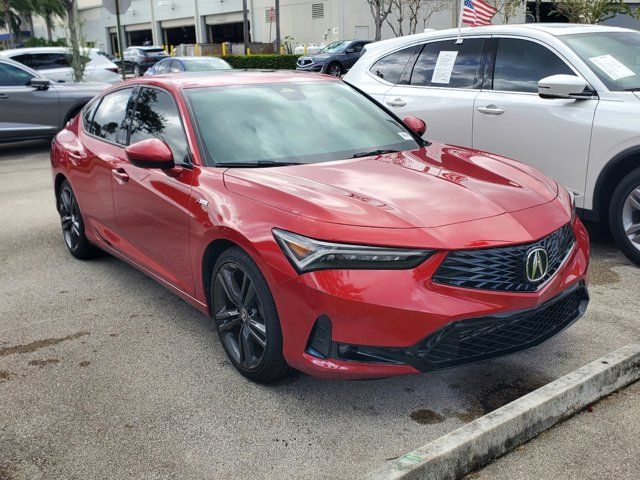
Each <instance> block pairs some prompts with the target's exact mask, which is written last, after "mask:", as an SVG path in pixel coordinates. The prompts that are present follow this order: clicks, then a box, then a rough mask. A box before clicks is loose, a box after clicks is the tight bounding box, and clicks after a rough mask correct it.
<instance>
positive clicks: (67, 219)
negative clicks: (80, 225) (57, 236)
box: [60, 215, 72, 230]
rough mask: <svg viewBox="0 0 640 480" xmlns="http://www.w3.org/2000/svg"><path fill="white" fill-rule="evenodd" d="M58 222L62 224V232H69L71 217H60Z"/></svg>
mask: <svg viewBox="0 0 640 480" xmlns="http://www.w3.org/2000/svg"><path fill="white" fill-rule="evenodd" d="M60 221H61V222H62V228H63V229H64V230H69V229H70V228H71V221H72V220H71V215H63V216H62V217H60Z"/></svg>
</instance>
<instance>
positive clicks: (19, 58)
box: [11, 53, 36, 70]
mask: <svg viewBox="0 0 640 480" xmlns="http://www.w3.org/2000/svg"><path fill="white" fill-rule="evenodd" d="M11 60H15V61H16V62H20V63H21V64H23V65H26V66H27V67H29V68H33V69H34V70H35V68H36V67H35V66H34V63H33V55H31V54H29V53H23V54H22V55H15V56H13V57H11Z"/></svg>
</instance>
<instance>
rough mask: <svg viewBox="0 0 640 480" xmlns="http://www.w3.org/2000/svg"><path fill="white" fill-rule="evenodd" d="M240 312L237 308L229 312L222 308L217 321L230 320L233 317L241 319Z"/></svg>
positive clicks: (217, 314) (217, 315)
mask: <svg viewBox="0 0 640 480" xmlns="http://www.w3.org/2000/svg"><path fill="white" fill-rule="evenodd" d="M239 316H240V312H239V311H238V309H237V308H234V309H231V310H228V309H227V308H222V309H221V310H220V311H219V312H218V313H216V320H228V319H230V318H233V317H239Z"/></svg>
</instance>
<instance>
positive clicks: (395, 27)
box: [376, 0, 412, 40]
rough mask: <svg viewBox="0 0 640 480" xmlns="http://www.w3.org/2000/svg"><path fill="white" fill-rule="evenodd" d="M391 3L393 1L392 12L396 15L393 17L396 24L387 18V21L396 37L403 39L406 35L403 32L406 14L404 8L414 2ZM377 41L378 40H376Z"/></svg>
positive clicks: (408, 0) (403, 0)
mask: <svg viewBox="0 0 640 480" xmlns="http://www.w3.org/2000/svg"><path fill="white" fill-rule="evenodd" d="M390 1H391V11H392V12H393V14H394V15H393V17H394V19H395V22H392V21H391V20H390V18H389V17H387V18H386V19H385V20H386V21H387V23H388V24H389V26H390V27H391V30H392V31H393V34H394V35H395V36H396V37H401V36H403V35H404V33H403V32H402V24H403V23H404V13H405V9H404V7H405V6H407V4H408V3H409V2H410V1H412V0H390ZM376 40H378V39H377V38H376Z"/></svg>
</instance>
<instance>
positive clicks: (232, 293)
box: [220, 266, 242, 307]
mask: <svg viewBox="0 0 640 480" xmlns="http://www.w3.org/2000/svg"><path fill="white" fill-rule="evenodd" d="M234 273H235V272H233V271H232V270H231V268H230V267H228V266H224V267H222V268H221V269H220V280H221V284H222V288H223V289H224V293H225V294H226V295H227V298H228V299H229V300H230V301H231V302H232V303H233V304H234V305H236V306H238V307H239V306H240V305H241V304H242V297H241V296H240V290H239V288H238V284H237V283H236V280H235V278H234Z"/></svg>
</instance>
